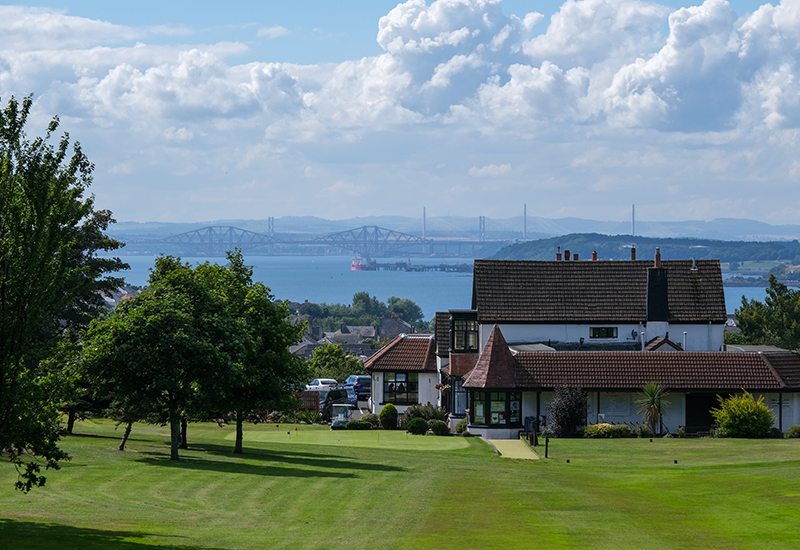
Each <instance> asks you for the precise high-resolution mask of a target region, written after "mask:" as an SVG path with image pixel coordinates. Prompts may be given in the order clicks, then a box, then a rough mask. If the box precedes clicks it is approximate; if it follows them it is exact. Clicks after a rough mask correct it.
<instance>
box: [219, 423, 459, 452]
mask: <svg viewBox="0 0 800 550" xmlns="http://www.w3.org/2000/svg"><path fill="white" fill-rule="evenodd" d="M235 438H236V434H235V433H230V434H227V435H226V436H225V439H227V440H233V439H235ZM244 441H245V443H246V442H248V441H250V442H259V443H290V444H298V445H333V446H339V447H371V448H378V449H408V450H416V451H420V450H431V451H449V450H453V449H464V448H466V447H468V446H469V443H467V441H466V440H465V439H464V438H463V437H437V436H431V435H428V436H425V435H411V434H408V433H406V432H405V431H403V430H392V431H386V430H335V431H331V430H330V429H329V428H326V427H325V426H305V425H300V426H297V425H296V424H285V425H283V427H281V425H280V424H275V425H274V427H273V426H270V427H268V428H267V429H264V428H258V429H257V430H245V432H244Z"/></svg>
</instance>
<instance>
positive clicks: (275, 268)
mask: <svg viewBox="0 0 800 550" xmlns="http://www.w3.org/2000/svg"><path fill="white" fill-rule="evenodd" d="M182 259H183V261H185V262H189V263H191V264H197V263H202V262H205V261H210V262H217V263H220V264H224V263H225V262H226V260H225V258H205V257H203V258H191V257H185V258H182ZM122 260H123V261H125V262H127V263H128V264H130V266H131V269H130V270H129V271H126V272H123V273H121V275H122V276H124V277H125V279H126V280H127V281H128V282H129V283H131V284H134V285H145V284H147V278H148V276H149V274H150V268H152V267H153V262H154V260H155V256H152V257H150V256H122ZM350 260H351V259H350V257H346V256H246V257H245V261H246V263H248V264H249V265H252V266H253V276H254V277H255V279H256V280H258V281H261V282H263V283H264V284H265V285H267V286H268V287H270V289H271V290H272V293H273V294H274V295H275V297H276V298H279V299H281V300H291V301H293V302H303V301H305V300H308V301H309V302H315V303H322V302H325V303H328V304H335V303H339V304H350V303H352V300H353V294H355V293H356V292H362V291H363V292H369V294H370V295H371V296H376V297H377V298H378V299H379V300H382V301H384V302H385V301H386V300H387V299H388V298H389V297H390V296H397V297H398V298H408V299H410V300H413V301H414V302H415V303H416V304H417V305H418V306H419V307H421V308H422V311H423V313H424V314H425V319H426V320H430V318H431V317H433V315H434V314H435V313H436V312H437V311H447V310H448V309H467V308H469V307H470V305H471V301H472V274H471V273H442V272H438V271H430V272H423V273H406V272H402V271H351V270H350ZM401 260H403V258H382V259H381V260H380V263H390V262H396V261H401ZM459 261H460V260H457V261H454V262H453V263H458V262H459ZM412 263H413V264H417V265H418V264H431V265H438V264H441V263H444V260H443V259H442V258H413V259H412ZM742 295H744V296H745V297H746V298H747V299H748V300H749V299H751V298H752V299H756V300H759V301H763V300H764V297H765V296H766V291H765V289H763V288H757V287H735V288H734V287H726V288H725V306H726V309H727V311H728V313H733V312H734V310H735V309H736V308H737V307H739V306H740V305H741V303H742Z"/></svg>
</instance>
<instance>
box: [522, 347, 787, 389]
mask: <svg viewBox="0 0 800 550" xmlns="http://www.w3.org/2000/svg"><path fill="white" fill-rule="evenodd" d="M515 359H516V362H517V377H516V387H517V388H555V387H557V386H561V385H568V386H576V387H581V388H584V389H618V390H622V389H637V388H641V387H642V386H643V385H644V384H646V383H647V382H658V383H660V384H661V385H663V386H664V387H665V388H667V389H673V390H738V389H740V388H744V389H746V390H782V389H783V390H789V389H800V357H798V355H797V353H795V352H786V353H730V352H682V353H656V352H534V353H520V354H517V355H516V356H515Z"/></svg>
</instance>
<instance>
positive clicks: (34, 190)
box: [0, 97, 127, 491]
mask: <svg viewBox="0 0 800 550" xmlns="http://www.w3.org/2000/svg"><path fill="white" fill-rule="evenodd" d="M32 104H33V102H32V99H31V98H30V97H27V98H25V99H24V100H23V101H22V102H21V103H20V102H18V101H17V100H16V99H15V98H13V97H12V98H11V99H10V100H9V102H8V105H7V106H6V107H5V108H4V109H3V110H2V111H0V449H3V451H4V452H5V454H6V456H7V457H9V458H10V460H11V461H12V462H13V463H14V464H15V465H16V467H17V471H18V472H19V474H20V475H19V480H18V482H17V484H16V486H17V488H19V489H22V490H23V491H28V490H30V489H31V488H32V487H34V486H42V485H44V483H45V480H46V478H45V476H43V475H41V465H40V463H39V462H38V460H37V457H38V458H39V459H42V460H43V461H44V464H45V467H46V468H55V469H57V468H58V463H59V461H61V460H64V459H67V458H68V457H67V455H66V453H64V452H63V451H62V450H60V449H59V448H58V445H57V442H58V440H59V438H60V437H61V435H62V428H61V427H60V411H59V406H60V405H61V402H62V400H63V399H64V397H65V395H66V392H67V391H68V390H69V388H70V386H71V384H70V382H71V380H70V378H69V377H68V376H67V375H66V372H65V371H64V370H63V369H62V368H60V365H59V364H58V363H57V362H55V361H46V359H47V358H49V357H51V356H53V355H54V352H55V349H56V347H57V346H58V345H59V342H63V341H64V340H65V339H67V337H69V336H74V335H75V334H77V331H78V329H80V328H82V327H85V326H86V325H87V324H88V322H89V320H90V319H91V318H92V317H93V316H95V315H96V314H97V311H98V309H99V308H101V307H102V304H103V299H102V296H101V295H100V292H102V291H110V290H112V289H114V288H116V287H118V286H119V285H120V284H121V283H122V280H121V279H118V278H115V277H111V276H108V273H110V272H114V271H119V270H121V269H125V268H127V265H126V264H124V263H122V261H120V260H119V259H118V258H113V259H111V258H101V257H98V256H97V252H98V251H110V250H115V249H117V248H119V247H120V246H121V244H120V243H119V242H117V241H115V240H113V239H110V238H108V237H107V236H106V235H104V234H103V231H105V230H106V229H107V227H108V225H109V224H110V223H113V221H114V220H113V219H112V217H111V213H110V212H109V211H107V210H95V209H94V198H93V197H91V196H89V197H86V196H84V195H85V193H86V191H87V189H88V188H89V186H90V184H91V182H92V172H93V170H94V165H93V164H92V163H91V162H89V159H88V158H87V157H86V156H85V155H84V154H83V151H82V150H81V147H80V144H79V143H77V142H75V143H74V144H73V145H72V146H71V147H70V140H69V136H68V135H67V134H64V135H63V136H62V137H61V138H60V139H59V140H58V143H57V144H56V145H53V144H52V143H51V138H52V136H53V134H54V133H55V132H56V131H57V129H58V125H59V121H58V118H57V117H56V118H54V119H53V120H52V121H51V122H50V124H49V125H48V127H47V130H46V132H45V135H44V137H38V138H35V139H33V140H29V139H28V138H27V135H26V133H25V125H26V122H27V119H28V116H29V113H30V110H31V106H32Z"/></svg>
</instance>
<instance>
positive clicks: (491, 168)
mask: <svg viewBox="0 0 800 550" xmlns="http://www.w3.org/2000/svg"><path fill="white" fill-rule="evenodd" d="M509 172H511V165H510V164H501V165H499V166H498V165H496V164H489V165H487V166H482V167H480V168H478V167H477V166H473V167H472V168H470V169H469V175H470V176H472V177H473V178H496V177H499V176H504V175H506V174H508V173H509Z"/></svg>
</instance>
